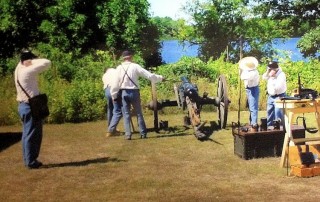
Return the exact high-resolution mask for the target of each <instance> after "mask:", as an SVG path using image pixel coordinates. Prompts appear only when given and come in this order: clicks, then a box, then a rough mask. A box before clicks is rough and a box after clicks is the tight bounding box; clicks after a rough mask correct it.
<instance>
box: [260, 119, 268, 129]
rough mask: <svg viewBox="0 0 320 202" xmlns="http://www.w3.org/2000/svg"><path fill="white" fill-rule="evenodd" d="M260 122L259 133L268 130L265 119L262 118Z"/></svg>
mask: <svg viewBox="0 0 320 202" xmlns="http://www.w3.org/2000/svg"><path fill="white" fill-rule="evenodd" d="M260 120H261V125H260V130H261V131H267V130H268V125H267V118H266V117H262V118H261V119H260Z"/></svg>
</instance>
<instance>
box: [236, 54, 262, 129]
mask: <svg viewBox="0 0 320 202" xmlns="http://www.w3.org/2000/svg"><path fill="white" fill-rule="evenodd" d="M258 65H259V62H258V60H257V59H256V58H255V57H245V58H243V59H241V60H240V61H239V70H240V78H241V80H243V81H244V87H245V89H246V95H247V99H248V106H249V111H250V117H249V121H250V125H251V126H252V129H253V130H254V131H256V130H258V112H259V94H260V89H259V82H260V75H259V72H258V70H257V67H258Z"/></svg>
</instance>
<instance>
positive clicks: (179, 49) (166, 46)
mask: <svg viewBox="0 0 320 202" xmlns="http://www.w3.org/2000/svg"><path fill="white" fill-rule="evenodd" d="M299 39H300V38H290V39H287V40H286V41H284V42H283V41H281V39H275V40H274V43H273V47H274V48H275V49H278V50H279V53H278V55H280V56H281V55H283V52H285V54H286V55H288V56H289V57H290V58H291V60H292V61H300V60H303V61H306V60H307V59H306V58H304V57H303V55H302V54H301V53H300V51H299V49H298V48H297V42H298V40H299ZM198 48H199V46H198V45H191V44H190V43H188V42H185V43H184V44H179V41H178V40H167V41H163V42H162V51H161V55H162V60H163V62H165V63H167V64H169V63H175V62H177V61H179V60H180V58H181V57H183V56H191V57H197V56H198Z"/></svg>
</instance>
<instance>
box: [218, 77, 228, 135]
mask: <svg viewBox="0 0 320 202" xmlns="http://www.w3.org/2000/svg"><path fill="white" fill-rule="evenodd" d="M217 96H218V98H219V100H220V103H219V105H218V107H217V108H218V119H219V127H220V128H221V129H223V128H226V126H227V118H228V107H229V99H228V91H227V81H226V77H225V76H224V75H220V76H219V79H218V88H217Z"/></svg>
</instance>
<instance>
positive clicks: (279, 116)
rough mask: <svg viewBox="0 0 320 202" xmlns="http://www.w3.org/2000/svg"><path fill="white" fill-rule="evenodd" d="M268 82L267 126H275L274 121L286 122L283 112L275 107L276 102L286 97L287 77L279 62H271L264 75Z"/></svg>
mask: <svg viewBox="0 0 320 202" xmlns="http://www.w3.org/2000/svg"><path fill="white" fill-rule="evenodd" d="M262 78H263V79H265V80H267V92H268V101H267V125H268V126H273V121H278V120H281V121H282V123H283V121H284V116H283V111H282V109H280V108H277V107H275V101H276V100H278V99H280V98H281V97H285V96H286V91H287V81H286V75H285V73H284V72H283V71H282V69H281V68H280V67H279V65H278V63H277V62H274V61H273V62H270V63H269V64H268V68H267V71H266V72H265V73H264V74H263V75H262Z"/></svg>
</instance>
